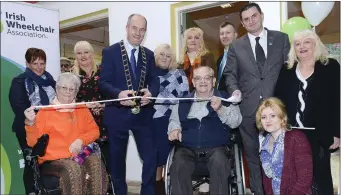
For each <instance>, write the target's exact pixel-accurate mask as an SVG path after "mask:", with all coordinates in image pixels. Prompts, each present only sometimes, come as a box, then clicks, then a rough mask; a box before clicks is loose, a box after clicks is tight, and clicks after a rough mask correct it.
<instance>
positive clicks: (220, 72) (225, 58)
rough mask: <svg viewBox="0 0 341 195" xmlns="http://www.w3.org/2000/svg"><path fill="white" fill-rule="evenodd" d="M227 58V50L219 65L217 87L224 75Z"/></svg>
mask: <svg viewBox="0 0 341 195" xmlns="http://www.w3.org/2000/svg"><path fill="white" fill-rule="evenodd" d="M226 60H227V51H225V52H224V57H223V59H222V60H221V62H220V66H219V72H218V82H217V88H218V87H219V83H220V79H221V77H222V76H223V71H224V67H225V66H224V65H225V63H226Z"/></svg>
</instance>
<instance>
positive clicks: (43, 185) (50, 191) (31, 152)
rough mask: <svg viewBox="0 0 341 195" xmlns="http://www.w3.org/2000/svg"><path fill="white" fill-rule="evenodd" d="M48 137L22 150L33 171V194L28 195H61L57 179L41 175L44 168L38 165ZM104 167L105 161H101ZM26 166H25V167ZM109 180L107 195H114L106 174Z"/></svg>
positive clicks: (46, 135)
mask: <svg viewBox="0 0 341 195" xmlns="http://www.w3.org/2000/svg"><path fill="white" fill-rule="evenodd" d="M48 141H49V135H48V134H44V135H42V136H41V137H40V138H39V139H38V141H37V143H36V144H35V145H34V146H33V147H32V148H27V149H25V150H24V155H25V157H26V162H27V163H28V166H30V167H31V168H32V170H33V176H34V178H33V181H34V192H33V193H30V195H61V194H62V189H61V188H60V187H59V177H58V176H54V175H47V174H44V175H42V174H41V169H42V167H43V166H44V163H43V164H42V165H39V164H38V157H42V156H44V155H45V151H46V147H47V145H48ZM104 142H106V140H104V139H102V138H99V139H97V140H96V143H98V144H99V145H100V144H103V143H104ZM101 158H102V159H103V158H104V155H103V153H101ZM102 162H103V163H104V165H105V166H106V168H107V165H106V164H105V161H103V160H102ZM25 166H26V165H25ZM108 179H109V190H108V194H114V192H113V184H112V180H111V178H110V174H108Z"/></svg>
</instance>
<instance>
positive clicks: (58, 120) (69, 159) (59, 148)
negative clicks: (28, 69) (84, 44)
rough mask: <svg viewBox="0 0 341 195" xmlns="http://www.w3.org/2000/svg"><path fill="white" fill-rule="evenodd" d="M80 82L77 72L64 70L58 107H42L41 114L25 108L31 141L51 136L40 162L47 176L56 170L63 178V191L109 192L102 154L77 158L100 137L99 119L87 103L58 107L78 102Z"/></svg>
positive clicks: (27, 134)
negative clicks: (92, 113)
mask: <svg viewBox="0 0 341 195" xmlns="http://www.w3.org/2000/svg"><path fill="white" fill-rule="evenodd" d="M80 84H81V83H80V80H79V78H78V77H77V76H75V75H74V74H72V73H63V74H61V75H60V77H59V79H58V81H57V84H56V98H55V99H54V100H53V101H52V102H51V104H52V105H56V106H54V107H49V108H42V109H40V110H39V112H38V113H37V115H36V114H35V111H34V107H30V108H28V109H27V110H25V116H26V120H25V125H26V126H25V128H26V136H27V137H26V139H27V144H28V145H29V146H31V147H33V146H34V145H35V144H36V143H37V139H38V138H39V137H40V136H42V135H43V134H48V135H49V137H50V139H49V143H48V145H47V148H46V154H45V155H44V156H43V157H39V159H38V162H39V164H40V167H41V172H42V174H43V175H44V174H51V173H54V174H56V176H58V177H59V178H60V184H59V185H60V188H61V189H62V194H86V193H89V194H105V193H106V189H107V175H106V172H105V167H104V166H103V165H102V161H101V159H100V157H98V155H95V153H92V154H91V155H89V156H88V157H87V158H85V161H84V163H80V162H76V160H75V159H76V158H74V157H75V156H77V155H79V154H80V153H81V152H82V150H83V149H84V146H87V145H88V144H90V143H92V142H94V141H95V140H96V139H97V138H98V137H99V129H98V126H97V125H96V122H95V121H94V119H93V117H92V115H91V113H90V111H89V110H88V108H87V107H86V106H70V105H65V106H63V105H60V106H58V104H70V103H73V102H75V97H76V94H77V92H78V89H79V86H80ZM83 159H84V158H83Z"/></svg>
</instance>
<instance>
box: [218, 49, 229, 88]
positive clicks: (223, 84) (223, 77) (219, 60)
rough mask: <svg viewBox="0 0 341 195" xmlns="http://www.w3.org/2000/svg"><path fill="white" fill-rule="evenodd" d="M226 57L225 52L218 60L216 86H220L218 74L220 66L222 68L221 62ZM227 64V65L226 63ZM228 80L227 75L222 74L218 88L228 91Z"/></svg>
mask: <svg viewBox="0 0 341 195" xmlns="http://www.w3.org/2000/svg"><path fill="white" fill-rule="evenodd" d="M223 57H224V54H223V55H221V56H220V57H219V58H218V60H217V84H216V86H218V76H219V75H218V74H219V68H220V63H221V60H222V59H223ZM225 66H226V65H225ZM225 83H226V81H225V76H224V75H222V76H221V79H220V81H219V87H218V88H217V89H218V90H219V91H227V88H226V84H225Z"/></svg>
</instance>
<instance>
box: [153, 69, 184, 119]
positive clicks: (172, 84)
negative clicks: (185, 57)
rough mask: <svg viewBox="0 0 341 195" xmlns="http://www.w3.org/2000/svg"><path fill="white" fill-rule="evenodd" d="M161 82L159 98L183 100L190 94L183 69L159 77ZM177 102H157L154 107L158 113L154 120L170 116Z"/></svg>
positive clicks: (155, 114)
mask: <svg viewBox="0 0 341 195" xmlns="http://www.w3.org/2000/svg"><path fill="white" fill-rule="evenodd" d="M159 80H160V91H159V94H158V96H157V97H158V98H181V97H183V96H185V95H187V94H188V90H189V86H188V80H187V77H186V75H185V72H184V71H183V70H182V69H174V70H171V71H169V72H168V73H167V74H165V75H164V76H159ZM177 102H178V101H177V100H156V101H155V105H154V109H155V110H156V111H155V113H154V116H153V118H159V117H162V116H170V114H171V111H172V110H171V107H170V106H171V105H173V104H176V103H177Z"/></svg>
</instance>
